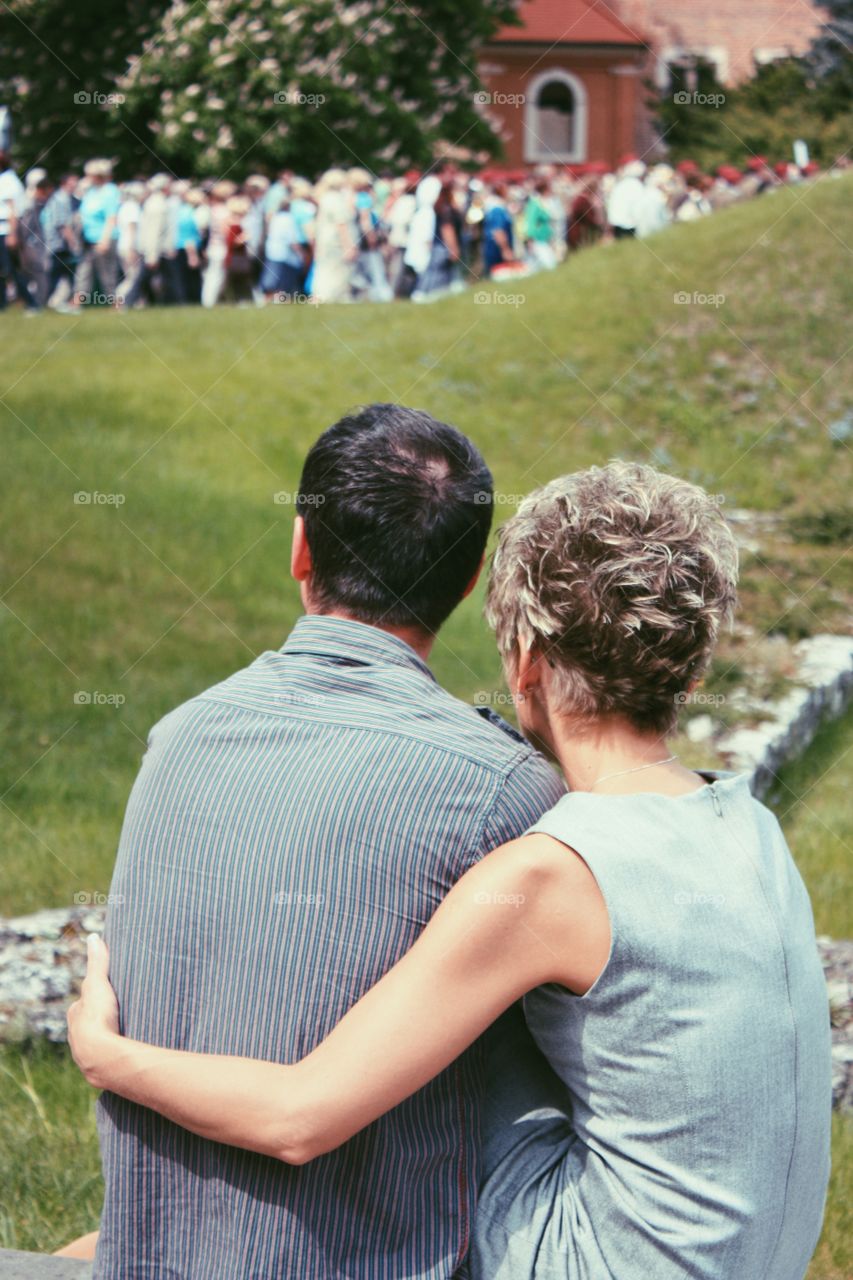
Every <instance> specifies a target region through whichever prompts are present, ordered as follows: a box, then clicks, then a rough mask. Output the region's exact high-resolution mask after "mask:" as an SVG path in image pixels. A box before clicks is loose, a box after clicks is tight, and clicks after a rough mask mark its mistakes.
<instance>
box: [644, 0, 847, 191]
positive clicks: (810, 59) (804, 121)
mask: <svg viewBox="0 0 853 1280" xmlns="http://www.w3.org/2000/svg"><path fill="white" fill-rule="evenodd" d="M822 8H824V9H825V10H827V11H828V14H827V21H826V23H825V24H824V26H823V27H822V29H821V32H820V34H819V35H818V37H817V39H816V40H815V42H814V44H813V46H812V48H811V49H810V50H809V51H808V53H806V54H804V55H803V56H802V57H799V58H796V57H792V58H785V59H782V60H780V61H778V62H772V63H768V64H766V65H763V66H758V67H756V69H755V74H754V75H753V77H752V78H751V79H750V80H747V81H746V82H745V83H744V84H741V85H737V86H736V87H734V88H726V89H725V90H724V94H725V101H724V102H723V104H722V105H721V106H720V108H719V109H718V110H716V111H714V110H701V111H697V110H696V108H695V107H694V106H693V105H692V103H690V102H688V103H682V104H679V103H678V102H677V101H676V100H675V99H677V95H678V91H679V88H680V86H679V85H677V84H676V85H674V86H673V87H672V88H671V89H670V90H669V92H668V93H667V95H666V96H665V97H664V98H663V99H662V100H661V101H660V103H659V105H658V109H657V115H658V119H659V123H660V127H661V133H662V135H663V138H664V144H665V145H666V146H668V148H669V155H670V158H671V159H673V160H676V161H677V160H681V159H684V158H685V157H686V156H688V155H689V156H690V157H691V158H692V159H694V160H696V162H697V163H698V164H699V165H700V166H701V167H702V168H705V169H714V168H716V167H717V166H718V165H721V164H736V165H742V164H743V163H744V162H745V160H746V159H747V158H748V157H749V155H750V154H753V155H764V156H767V157H768V158H769V159H770V160H782V159H784V160H790V159H792V158H793V151H792V148H793V143H794V140H795V139H796V138H802V139H804V140H805V141H806V142H807V143H808V146H809V152H810V154H811V156H812V158H813V159H815V160H817V161H818V162H820V163H822V164H829V163H832V161H833V160H835V158H836V157H837V156H839V155H843V154H846V153H848V152H849V150H850V145H851V141H852V140H853V0H827V2H826V3H825V4H822ZM695 74H696V75H698V76H699V78H700V84H701V81H702V76H703V75H706V74H707V73H705V72H703V69H702V67H701V64H697V67H696V72H695Z"/></svg>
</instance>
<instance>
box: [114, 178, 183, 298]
mask: <svg viewBox="0 0 853 1280" xmlns="http://www.w3.org/2000/svg"><path fill="white" fill-rule="evenodd" d="M170 186H171V179H170V177H169V175H168V174H167V173H155V174H154V177H153V178H151V179H150V181H149V183H148V195H147V196H146V198H145V201H144V203H143V205H142V211H141V214H140V218H139V232H138V248H139V254H140V258H141V263H142V269H141V271H139V272H138V274H137V275H136V276H135V277H134V281H133V284H132V285H131V287H130V289H129V290H128V292H127V297H126V298H124V299H123V301H124V304H125V306H128V307H133V306H135V305H136V303H137V302H138V301H139V300H140V299H144V300H145V301H146V302H151V303H157V302H166V301H169V300H170V295H169V292H168V278H167V267H166V259H167V256H168V254H169V252H170V251H171V250H172V242H171V240H170V227H169V213H170V210H169V190H170Z"/></svg>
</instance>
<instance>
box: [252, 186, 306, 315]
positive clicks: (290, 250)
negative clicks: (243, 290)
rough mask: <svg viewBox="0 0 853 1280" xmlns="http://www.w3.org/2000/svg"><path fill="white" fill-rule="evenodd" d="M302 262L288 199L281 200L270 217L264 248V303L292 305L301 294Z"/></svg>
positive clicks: (297, 231) (262, 290)
mask: <svg viewBox="0 0 853 1280" xmlns="http://www.w3.org/2000/svg"><path fill="white" fill-rule="evenodd" d="M303 266H304V260H303V256H302V251H301V246H300V242H299V228H298V226H297V224H296V219H295V218H294V216H293V213H292V211H291V207H290V197H289V196H287V195H285V196H282V198H281V203H280V204H279V206H278V208H277V209H276V211H275V212H274V213H273V214H272V216H271V217H270V220H269V226H268V228H267V236H266V242H265V244H264V270H263V274H262V276H261V292H262V293H263V294H264V296H265V298H266V300H267V302H292V301H293V299H294V298H297V297H298V296H299V293H300V291H301V284H302V276H303Z"/></svg>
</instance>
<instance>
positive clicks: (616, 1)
mask: <svg viewBox="0 0 853 1280" xmlns="http://www.w3.org/2000/svg"><path fill="white" fill-rule="evenodd" d="M519 16H520V18H521V19H522V25H521V26H520V27H516V26H512V27H504V28H502V29H501V30H500V31H498V33H497V34H496V36H495V37H494V38H493V39H492V41H491V42H490V43H489V44H487V45H486V46H485V47H484V48H483V50H482V53H481V55H480V59H479V71H480V75H481V78H482V80H483V83H484V86H485V89H486V91H487V92H488V94H489V97H490V105H489V111H490V113H491V114H492V116H493V117H497V118H498V119H499V121H500V128H501V135H502V138H503V142H504V148H505V152H506V160H507V162H508V163H509V164H510V165H511V166H513V167H519V166H522V165H528V164H537V163H542V162H546V161H550V162H553V163H562V164H569V165H583V164H588V163H589V162H590V161H603V162H605V163H606V164H608V165H610V166H613V165H615V164H617V163H618V161H619V159H620V157H621V156H623V155H625V154H626V153H627V152H631V151H638V152H640V153H642V154H647V153H648V152H649V151H650V150H653V144H654V133H653V130H652V128H651V124H650V119H649V113H648V111H647V109H646V106H645V100H646V96H647V90H646V89H645V87H644V86H645V85H646V84H647V83H648V82H650V81H654V82H656V83H657V85H658V88H659V89H660V90H662V91H665V90H666V88H667V87H668V85H669V84H670V82H671V79H672V75H673V72H674V70H675V69H676V68H683V67H685V66H689V65H690V63H691V61H692V60H695V59H696V58H700V57H701V58H703V59H704V60H706V61H708V62H711V63H713V65H714V66H715V67H716V71H717V77H718V79H719V80H720V82H721V83H722V84H733V83H736V82H737V81H739V80H743V79H745V78H746V77H748V76H749V75H751V74H752V71H753V69H754V66H755V64H756V63H761V62H768V61H772V60H773V59H775V58H780V57H785V56H787V55H788V54H791V53H802V52H804V51H805V50H806V49H807V48H808V47H809V45H810V43H811V41H812V39H813V37H814V36H815V35H816V34H817V32H818V30H819V29H820V25H821V15H820V10H819V9H817V8H816V7H815V5H814V4H813V3H812V0H609V2H606V0H520V3H519Z"/></svg>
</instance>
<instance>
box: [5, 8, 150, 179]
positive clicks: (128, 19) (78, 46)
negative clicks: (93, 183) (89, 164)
mask: <svg viewBox="0 0 853 1280" xmlns="http://www.w3.org/2000/svg"><path fill="white" fill-rule="evenodd" d="M165 7H166V0H72V2H71V3H69V2H68V0H4V3H3V4H0V102H3V103H5V104H6V105H7V106H8V107H9V108H10V111H11V115H12V121H13V128H14V138H15V142H14V146H15V152H16V155H17V156H18V158H19V160H20V161H21V163H22V164H24V165H25V166H27V167H29V166H31V165H34V164H36V163H38V164H42V165H44V166H45V167H46V168H48V169H50V170H51V171H52V172H53V173H57V172H59V171H60V170H62V169H64V168H69V167H71V166H73V165H76V164H79V163H80V162H81V161H82V160H85V159H87V158H88V157H90V156H92V155H95V154H99V155H100V154H107V155H118V156H121V155H123V154H124V155H127V156H128V157H130V156H131V155H133V154H134V153H138V152H139V151H140V150H141V148H140V146H139V144H138V143H137V142H134V140H133V138H131V137H130V136H129V135H128V134H127V131H126V130H125V129H123V128H122V127H121V125H120V123H119V120H118V116H117V113H116V110H115V102H114V99H113V100H112V101H111V95H114V94H115V93H116V92H117V90H116V84H115V81H116V77H117V76H118V75H119V74H120V73H122V72H124V71H125V70H126V69H127V65H128V60H129V59H130V58H131V57H132V56H133V55H134V54H137V53H138V52H139V51H140V50H141V48H142V45H143V43H144V41H145V39H146V37H147V36H149V35H150V34H151V32H152V31H153V30H154V29H155V28H156V26H157V23H158V21H159V18H160V16H161V14H162V13H163V11H164V10H165Z"/></svg>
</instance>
